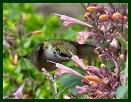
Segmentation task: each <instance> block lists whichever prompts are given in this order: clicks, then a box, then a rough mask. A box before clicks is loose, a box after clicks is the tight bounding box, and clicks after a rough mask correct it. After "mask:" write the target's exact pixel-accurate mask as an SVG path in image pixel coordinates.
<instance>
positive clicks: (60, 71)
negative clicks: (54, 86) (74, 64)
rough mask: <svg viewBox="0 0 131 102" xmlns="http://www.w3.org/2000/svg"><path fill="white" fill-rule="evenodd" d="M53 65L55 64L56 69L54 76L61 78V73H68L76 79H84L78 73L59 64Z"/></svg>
mask: <svg viewBox="0 0 131 102" xmlns="http://www.w3.org/2000/svg"><path fill="white" fill-rule="evenodd" d="M55 64H56V67H57V68H58V70H57V72H56V76H61V75H62V74H63V73H70V74H73V75H76V76H78V77H81V78H84V76H83V75H82V74H80V73H79V72H77V71H75V70H73V69H71V68H69V67H67V66H64V65H62V64H59V63H55Z"/></svg>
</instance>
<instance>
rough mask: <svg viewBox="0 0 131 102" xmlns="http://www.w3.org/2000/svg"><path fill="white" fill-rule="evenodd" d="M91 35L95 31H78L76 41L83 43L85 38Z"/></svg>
mask: <svg viewBox="0 0 131 102" xmlns="http://www.w3.org/2000/svg"><path fill="white" fill-rule="evenodd" d="M93 35H95V33H93V32H85V31H83V32H79V33H78V37H77V42H78V43H79V44H84V42H85V41H86V39H87V38H89V37H91V36H93Z"/></svg>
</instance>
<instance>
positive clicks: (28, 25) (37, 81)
mask: <svg viewBox="0 0 131 102" xmlns="http://www.w3.org/2000/svg"><path fill="white" fill-rule="evenodd" d="M23 13H25V15H26V16H25V17H26V19H25V24H24V33H25V34H24V35H23V37H22V40H20V35H19V34H18V29H17V27H16V26H15V25H16V23H17V22H20V23H21V22H22V14H23ZM3 17H6V18H7V20H6V23H5V24H4V27H3V29H4V31H6V32H8V36H13V37H15V42H14V44H15V47H11V48H10V50H11V51H12V53H13V52H15V51H18V56H19V57H18V64H17V65H12V63H11V59H10V57H9V53H8V48H6V47H4V48H3V74H7V75H9V76H11V77H13V78H14V79H15V80H16V82H17V83H18V85H19V86H20V85H21V84H22V83H23V82H24V80H25V79H26V78H28V79H29V80H28V81H29V82H28V84H29V85H26V86H25V88H24V93H25V94H26V93H28V94H30V95H31V96H32V98H52V93H51V90H50V86H49V83H48V81H47V80H46V78H45V77H44V75H43V74H42V73H40V72H38V71H37V70H36V69H35V68H34V66H33V65H32V64H31V63H30V62H29V61H28V60H26V59H23V58H22V57H21V56H22V55H25V54H27V53H30V52H31V51H32V48H33V47H34V46H36V45H37V44H39V43H40V42H42V41H44V40H48V39H69V40H76V34H77V32H78V31H80V29H83V28H82V27H81V26H79V25H74V26H72V27H70V28H69V29H63V28H64V27H63V25H62V23H61V22H60V20H59V18H58V17H57V16H54V15H52V14H51V15H49V16H46V15H44V12H43V14H40V13H37V12H36V8H35V6H34V4H30V3H25V4H23V3H4V4H3ZM36 30H42V34H37V35H32V36H30V37H28V38H26V37H25V36H26V35H27V34H29V33H30V32H32V31H36ZM65 64H68V65H69V66H71V65H72V63H65ZM52 73H53V72H52ZM66 77H68V75H67V76H66ZM60 80H61V79H60ZM17 88H18V86H17V87H16V86H15V85H14V83H13V82H12V80H9V79H8V78H6V77H3V96H6V95H9V94H10V93H13V92H14V91H16V89H17ZM61 89H62V87H61Z"/></svg>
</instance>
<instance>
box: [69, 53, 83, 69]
mask: <svg viewBox="0 0 131 102" xmlns="http://www.w3.org/2000/svg"><path fill="white" fill-rule="evenodd" d="M71 59H72V60H73V61H74V62H75V63H76V64H77V65H78V66H80V67H81V68H82V69H84V68H85V66H84V64H83V62H82V61H81V59H79V57H78V56H77V55H73V56H72V57H71Z"/></svg>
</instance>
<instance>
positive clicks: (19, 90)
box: [13, 83, 25, 99]
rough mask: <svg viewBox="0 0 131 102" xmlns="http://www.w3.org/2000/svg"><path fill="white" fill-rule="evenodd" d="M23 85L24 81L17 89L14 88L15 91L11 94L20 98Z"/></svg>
mask: <svg viewBox="0 0 131 102" xmlns="http://www.w3.org/2000/svg"><path fill="white" fill-rule="evenodd" d="M24 86H25V83H23V84H22V85H21V86H20V87H19V88H18V90H16V92H15V93H14V94H13V95H14V97H15V99H21V98H22V96H23V94H22V91H23V89H24Z"/></svg>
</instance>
